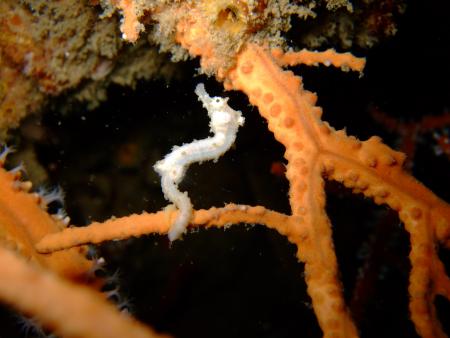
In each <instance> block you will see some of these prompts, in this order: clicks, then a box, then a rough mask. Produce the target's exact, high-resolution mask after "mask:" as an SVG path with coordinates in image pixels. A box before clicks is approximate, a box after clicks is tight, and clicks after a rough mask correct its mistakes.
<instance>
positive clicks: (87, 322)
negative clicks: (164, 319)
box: [0, 246, 168, 338]
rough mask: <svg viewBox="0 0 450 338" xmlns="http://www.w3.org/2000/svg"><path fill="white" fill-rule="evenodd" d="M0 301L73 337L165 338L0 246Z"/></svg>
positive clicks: (91, 292)
mask: <svg viewBox="0 0 450 338" xmlns="http://www.w3.org/2000/svg"><path fill="white" fill-rule="evenodd" d="M0 275H1V276H2V278H0V298H1V299H2V300H3V301H6V302H7V303H9V304H11V305H13V306H14V307H15V308H17V309H18V310H20V311H22V312H25V313H26V314H28V315H31V316H33V317H34V316H35V317H36V318H37V319H38V320H39V321H41V322H42V324H44V325H45V326H46V327H48V328H50V329H52V330H54V331H55V333H57V334H58V335H62V336H64V337H67V338H70V337H73V338H78V337H85V338H105V337H110V338H114V337H116V338H123V337H130V338H152V337H154V338H157V337H160V338H163V337H166V338H168V336H165V335H159V334H156V333H155V332H153V331H152V330H150V329H148V328H146V327H144V326H143V325H142V324H139V323H138V322H136V321H135V320H133V319H132V318H130V317H127V316H126V315H123V314H120V313H119V312H117V310H116V309H115V308H114V307H113V306H112V305H110V304H108V303H106V301H105V300H104V299H103V298H102V297H101V296H100V295H99V294H98V293H96V292H94V291H92V290H90V289H89V288H87V287H82V286H77V285H75V284H72V283H69V282H67V281H65V280H63V279H61V278H58V277H57V276H56V275H54V274H52V273H51V272H47V271H44V270H42V269H38V268H37V267H33V266H30V265H29V264H27V263H26V262H25V261H23V259H22V258H19V257H18V256H16V255H15V254H13V253H11V252H9V251H8V250H6V249H4V248H2V247H1V246H0Z"/></svg>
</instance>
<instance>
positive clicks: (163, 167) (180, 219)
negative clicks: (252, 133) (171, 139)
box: [154, 83, 244, 241]
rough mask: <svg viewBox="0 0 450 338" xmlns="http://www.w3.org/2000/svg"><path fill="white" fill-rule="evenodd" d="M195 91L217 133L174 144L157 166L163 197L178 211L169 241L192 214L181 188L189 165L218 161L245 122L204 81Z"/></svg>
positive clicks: (189, 202)
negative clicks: (204, 137)
mask: <svg viewBox="0 0 450 338" xmlns="http://www.w3.org/2000/svg"><path fill="white" fill-rule="evenodd" d="M195 93H196V94H197V96H198V98H199V100H200V101H202V103H203V107H205V108H206V110H207V111H208V115H209V118H210V122H209V127H210V130H211V132H212V133H213V134H214V136H212V137H208V138H206V139H202V140H196V141H193V142H191V143H188V144H184V145H182V146H175V147H173V149H172V152H171V153H169V154H167V155H166V156H165V157H164V159H162V160H160V161H158V162H156V164H155V165H154V169H155V170H156V172H157V173H158V174H159V175H160V176H161V188H162V190H163V192H164V197H165V198H166V199H167V200H169V201H171V202H172V203H173V204H175V206H176V207H177V209H178V210H179V213H178V216H177V218H176V219H175V221H174V223H173V224H172V225H171V227H170V230H169V240H170V241H173V240H175V239H178V238H180V237H181V236H182V234H183V233H184V232H185V231H186V228H187V226H188V224H189V221H190V220H191V217H192V203H191V200H190V199H189V196H188V194H187V192H181V191H180V190H178V184H180V182H181V181H182V180H183V178H184V175H185V174H186V170H187V168H188V167H189V165H190V164H191V163H194V162H200V163H201V162H203V161H209V160H213V161H214V162H216V161H217V160H218V159H219V157H220V156H222V155H223V154H224V153H225V152H226V151H227V150H228V149H230V147H231V146H232V145H233V143H234V141H235V139H236V133H237V130H238V128H239V126H242V125H243V124H244V118H243V117H242V114H241V112H240V111H236V110H233V109H232V108H230V107H229V106H228V104H227V101H228V98H221V97H210V96H209V95H208V93H207V92H206V91H205V87H204V85H203V83H199V84H198V85H197V87H196V88H195Z"/></svg>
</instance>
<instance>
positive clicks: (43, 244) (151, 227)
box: [36, 204, 300, 253]
mask: <svg viewBox="0 0 450 338" xmlns="http://www.w3.org/2000/svg"><path fill="white" fill-rule="evenodd" d="M176 217H177V211H175V210H163V211H159V212H157V213H153V214H148V213H143V214H140V215H130V216H127V217H120V218H112V219H110V220H108V221H106V222H103V223H99V222H94V223H92V224H90V225H89V226H86V227H80V228H68V229H65V230H63V231H62V232H59V233H54V234H49V235H48V236H45V237H44V238H43V239H42V240H41V241H40V242H39V243H37V245H36V248H37V250H39V251H40V252H43V253H45V252H53V251H55V250H63V249H68V248H71V247H74V246H77V245H82V244H88V243H92V244H98V243H101V242H104V241H108V240H120V239H125V238H128V237H130V236H134V237H138V236H142V235H145V234H150V233H153V234H155V233H156V234H167V232H168V231H169V228H170V226H171V224H172V223H173V221H174V220H175V219H176ZM238 223H249V224H262V225H265V226H267V227H268V228H273V229H276V230H277V231H278V232H279V233H280V234H282V235H287V234H289V232H290V231H291V229H292V228H293V226H294V224H298V223H300V222H299V219H298V218H295V217H292V216H288V215H284V214H281V213H278V212H275V211H271V210H267V209H265V208H263V207H250V206H247V205H236V204H228V205H226V206H225V207H223V208H211V209H208V210H197V211H194V215H193V218H192V221H191V224H190V226H191V227H200V226H204V227H206V228H209V227H212V226H214V227H225V226H227V225H232V224H238Z"/></svg>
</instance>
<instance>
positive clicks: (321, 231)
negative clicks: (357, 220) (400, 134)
mask: <svg viewBox="0 0 450 338" xmlns="http://www.w3.org/2000/svg"><path fill="white" fill-rule="evenodd" d="M277 54H279V53H278V52H277V53H276V54H275V55H276V57H277V60H280V59H281V60H283V56H282V55H281V54H279V55H277ZM327 57H328V58H329V57H330V56H327ZM337 62H338V61H337ZM284 63H289V62H288V61H282V64H284ZM330 63H331V64H333V62H331V61H330ZM338 64H339V63H338ZM226 87H227V88H229V89H238V90H241V91H243V92H244V93H246V94H247V96H248V97H249V100H250V102H251V103H252V104H254V105H256V106H258V109H259V111H260V113H261V115H263V116H264V117H265V118H266V119H267V120H268V124H269V129H270V130H271V131H272V132H273V133H274V135H275V138H276V139H277V140H278V141H280V142H281V143H282V144H283V145H284V146H285V147H286V153H285V158H286V159H287V160H288V164H287V178H288V179H289V182H290V203H291V207H292V213H293V215H299V216H301V217H302V218H303V220H304V222H305V226H306V227H307V229H308V231H307V234H306V235H305V234H303V236H299V237H298V238H292V237H291V240H293V241H294V242H295V243H296V244H297V246H298V248H299V253H298V257H299V259H300V260H302V261H304V262H305V264H306V265H305V270H306V274H307V277H306V281H307V283H308V292H309V294H310V296H311V298H312V300H313V306H314V310H315V312H316V314H317V316H318V319H319V323H320V326H321V328H322V330H323V331H324V334H325V336H326V335H331V334H335V335H336V336H343V337H350V336H356V330H355V328H354V326H353V324H352V322H351V320H350V318H349V317H348V315H347V314H346V311H345V310H344V309H345V308H344V305H343V298H342V293H341V290H340V284H339V282H338V279H337V263H336V257H335V255H334V251H333V244H332V241H331V229H330V222H329V220H328V218H327V216H326V214H325V210H324V206H325V198H324V192H323V180H322V177H321V176H322V175H325V176H326V177H327V178H329V179H333V180H336V181H339V182H342V183H343V184H344V185H345V186H347V187H349V188H351V189H353V190H354V191H356V192H362V193H363V194H364V195H365V196H367V197H371V198H373V199H374V201H375V202H376V203H377V204H387V205H389V206H390V207H391V208H392V209H394V210H396V211H398V212H399V215H400V218H401V220H402V221H403V222H404V223H405V227H406V229H407V231H408V232H409V233H410V235H411V244H412V250H411V254H410V260H411V264H412V266H413V271H412V273H411V277H410V288H409V292H410V295H411V301H410V311H411V316H412V320H413V321H414V323H415V325H416V329H417V331H418V333H419V334H420V335H421V336H422V337H435V336H442V335H443V332H442V330H441V329H440V326H439V323H438V321H437V318H436V314H435V310H434V305H433V301H434V296H435V294H436V291H435V290H434V289H433V287H432V286H430V285H439V287H441V286H442V285H446V287H447V285H448V282H447V279H448V278H447V277H446V275H445V274H444V273H443V268H442V263H441V262H440V260H439V258H438V257H437V253H436V249H435V248H434V246H435V242H437V241H440V242H444V241H448V238H449V231H450V207H449V205H448V204H446V203H445V202H443V201H442V200H440V199H439V198H438V197H436V196H435V195H434V194H433V193H432V192H430V191H429V190H428V189H426V188H425V187H424V186H422V185H421V184H420V183H419V182H417V181H416V180H415V179H414V178H413V177H411V176H409V175H408V174H407V173H406V172H405V171H404V170H403V169H402V164H403V162H404V155H403V154H402V153H399V152H395V151H393V150H392V149H390V148H389V147H387V146H386V145H384V144H382V143H381V140H380V139H379V138H377V137H372V138H370V139H369V140H367V141H364V142H361V141H358V140H356V139H355V138H352V137H349V136H347V135H346V134H345V132H343V131H337V132H336V131H335V130H334V129H332V128H331V127H329V126H328V124H327V123H324V122H322V121H321V120H320V116H321V110H320V108H318V107H315V106H314V104H315V101H316V97H315V95H314V94H312V93H310V92H308V91H306V90H304V89H303V88H302V85H301V79H300V78H299V77H296V76H294V75H293V74H292V73H291V72H283V71H282V70H281V69H280V68H279V67H278V66H277V64H276V60H274V59H273V58H272V57H271V56H270V55H269V53H268V52H267V51H266V50H264V49H263V48H261V47H258V46H256V45H250V46H248V47H247V48H246V49H245V50H244V51H243V52H242V53H241V54H240V55H239V57H238V62H237V66H236V67H235V69H234V70H232V71H231V72H230V74H229V75H228V78H227V79H226ZM444 276H445V278H444ZM431 282H433V283H431ZM446 287H445V289H446ZM445 294H447V292H445Z"/></svg>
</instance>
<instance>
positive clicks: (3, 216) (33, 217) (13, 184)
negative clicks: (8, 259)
mask: <svg viewBox="0 0 450 338" xmlns="http://www.w3.org/2000/svg"><path fill="white" fill-rule="evenodd" d="M5 153H6V151H5ZM3 157H4V156H3ZM3 160H4V158H2V156H0V206H1V207H0V225H1V226H0V243H1V244H2V245H3V246H4V247H5V246H6V247H7V248H10V249H12V250H14V251H16V252H17V253H19V254H20V255H22V256H23V257H26V258H27V259H29V260H31V261H33V262H35V263H38V264H39V265H41V266H43V267H46V268H49V269H51V270H53V271H55V272H57V273H58V274H60V275H62V276H64V277H66V278H70V279H73V280H78V281H85V279H86V275H87V274H88V272H89V271H90V269H91V268H92V262H90V261H88V260H87V259H86V258H85V250H84V248H78V249H72V250H68V251H64V252H57V253H54V254H51V255H42V254H39V253H38V252H37V251H36V250H35V248H34V245H35V244H36V243H37V242H38V241H39V240H40V239H41V238H42V237H44V236H45V235H46V234H49V233H53V232H59V231H60V230H61V229H62V228H63V227H65V225H64V224H63V223H62V222H61V221H60V220H57V219H56V218H53V217H52V216H50V215H49V214H48V213H47V211H46V210H44V209H43V208H42V207H41V206H40V205H39V200H40V197H39V195H38V194H32V193H28V190H29V189H31V182H22V181H20V172H7V171H5V170H4V169H3V168H1V167H2V166H3ZM18 206H20V208H18Z"/></svg>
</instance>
